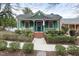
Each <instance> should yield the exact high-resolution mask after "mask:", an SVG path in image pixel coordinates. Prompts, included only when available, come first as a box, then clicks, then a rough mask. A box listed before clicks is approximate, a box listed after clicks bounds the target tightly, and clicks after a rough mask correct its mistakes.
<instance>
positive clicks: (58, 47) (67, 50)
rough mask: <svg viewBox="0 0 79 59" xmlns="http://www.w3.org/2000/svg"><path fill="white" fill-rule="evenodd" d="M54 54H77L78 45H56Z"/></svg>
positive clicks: (78, 50) (78, 54)
mask: <svg viewBox="0 0 79 59" xmlns="http://www.w3.org/2000/svg"><path fill="white" fill-rule="evenodd" d="M55 49H56V55H63V56H65V55H72V56H79V47H77V46H75V45H69V46H68V47H67V48H65V47H64V46H62V45H56V46H55Z"/></svg>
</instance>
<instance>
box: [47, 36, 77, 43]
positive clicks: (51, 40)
mask: <svg viewBox="0 0 79 59" xmlns="http://www.w3.org/2000/svg"><path fill="white" fill-rule="evenodd" d="M46 40H47V42H48V43H75V40H76V37H74V36H73V37H69V36H64V35H62V36H51V35H47V36H46Z"/></svg>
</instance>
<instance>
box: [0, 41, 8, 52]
mask: <svg viewBox="0 0 79 59" xmlns="http://www.w3.org/2000/svg"><path fill="white" fill-rule="evenodd" d="M6 49H7V42H6V41H4V40H0V51H3V50H6Z"/></svg>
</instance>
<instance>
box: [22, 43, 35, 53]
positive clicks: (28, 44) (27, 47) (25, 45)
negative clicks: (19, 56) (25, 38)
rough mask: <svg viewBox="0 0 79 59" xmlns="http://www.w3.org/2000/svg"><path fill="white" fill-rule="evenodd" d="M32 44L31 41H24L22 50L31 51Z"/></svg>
mask: <svg viewBox="0 0 79 59" xmlns="http://www.w3.org/2000/svg"><path fill="white" fill-rule="evenodd" d="M33 48H34V45H33V43H25V44H24V45H23V51H24V52H26V53H31V52H32V51H33Z"/></svg>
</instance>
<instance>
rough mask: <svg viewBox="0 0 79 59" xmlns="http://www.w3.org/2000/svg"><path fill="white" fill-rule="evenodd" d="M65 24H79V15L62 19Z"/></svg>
mask: <svg viewBox="0 0 79 59" xmlns="http://www.w3.org/2000/svg"><path fill="white" fill-rule="evenodd" d="M62 21H63V24H79V17H76V18H65V19H62Z"/></svg>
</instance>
